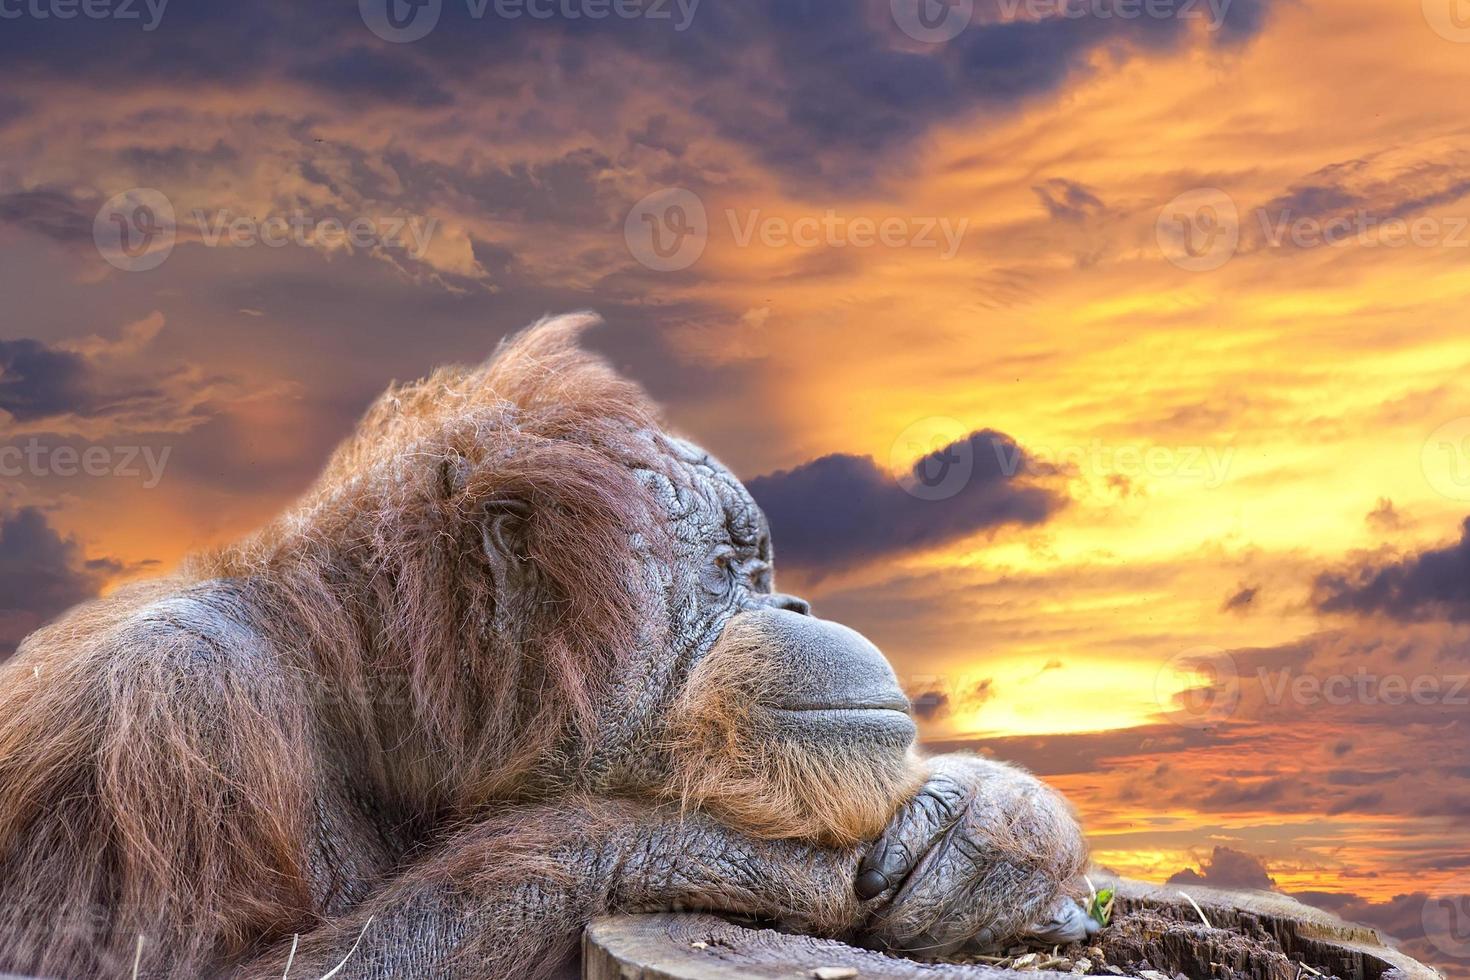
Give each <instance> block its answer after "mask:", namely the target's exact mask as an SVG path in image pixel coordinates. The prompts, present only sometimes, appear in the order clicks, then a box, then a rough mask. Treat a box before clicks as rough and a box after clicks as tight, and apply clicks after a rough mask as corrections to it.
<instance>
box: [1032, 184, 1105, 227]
mask: <svg viewBox="0 0 1470 980" xmlns="http://www.w3.org/2000/svg"><path fill="white" fill-rule="evenodd" d="M1031 190H1032V191H1033V192H1035V194H1036V196H1037V198H1038V199H1039V200H1040V201H1041V206H1042V207H1044V208H1046V213H1047V214H1049V215H1051V217H1052V219H1053V220H1055V221H1066V222H1069V223H1072V224H1078V223H1081V222H1083V221H1086V220H1087V219H1088V218H1090V217H1092V216H1093V215H1095V214H1098V213H1099V212H1101V211H1102V210H1103V202H1102V199H1101V198H1099V197H1098V196H1097V195H1096V194H1094V193H1093V192H1092V191H1091V190H1090V189H1088V188H1087V187H1085V186H1084V185H1082V184H1078V183H1076V182H1074V181H1070V180H1063V179H1062V178H1060V177H1054V178H1052V179H1051V180H1048V181H1047V182H1046V183H1044V184H1037V185H1036V186H1035V187H1033V188H1031Z"/></svg>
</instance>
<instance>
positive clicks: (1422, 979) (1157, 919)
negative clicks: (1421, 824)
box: [582, 875, 1439, 980]
mask: <svg viewBox="0 0 1470 980" xmlns="http://www.w3.org/2000/svg"><path fill="white" fill-rule="evenodd" d="M1093 880H1094V881H1095V882H1097V883H1098V887H1100V888H1102V887H1108V888H1113V889H1114V890H1115V891H1116V892H1117V895H1118V902H1117V907H1116V908H1115V911H1114V921H1113V923H1112V924H1111V925H1110V926H1109V928H1108V929H1106V930H1104V932H1103V933H1102V935H1100V936H1098V937H1097V939H1096V940H1094V941H1093V945H1100V946H1102V947H1103V948H1104V949H1105V950H1106V952H1107V962H1109V963H1115V964H1121V963H1124V962H1140V963H1143V964H1146V967H1147V969H1148V970H1149V971H1151V972H1153V973H1154V974H1155V975H1157V974H1163V975H1165V976H1166V977H1169V978H1175V977H1178V976H1179V975H1183V976H1185V977H1187V978H1189V980H1242V978H1248V980H1315V978H1314V976H1313V971H1317V972H1318V974H1319V975H1322V976H1334V977H1338V978H1341V980H1438V977H1439V974H1437V973H1436V972H1435V971H1433V970H1430V969H1429V968H1428V967H1425V966H1423V965H1422V964H1420V963H1417V962H1415V961H1414V960H1412V959H1410V958H1409V957H1407V956H1405V955H1403V954H1402V953H1400V952H1398V951H1397V950H1393V949H1390V948H1388V947H1387V946H1386V945H1385V944H1384V942H1383V939H1382V938H1381V937H1380V936H1379V935H1378V934H1377V933H1376V932H1375V931H1374V930H1372V929H1370V928H1368V927H1366V926H1357V925H1352V924H1350V923H1347V922H1343V921H1342V920H1341V919H1338V918H1336V917H1334V916H1332V915H1329V914H1327V913H1326V912H1322V911H1319V910H1317V909H1313V908H1309V907H1308V906H1306V905H1303V904H1301V903H1300V902H1297V901H1295V900H1294V899H1291V898H1289V897H1287V896H1285V895H1281V894H1277V893H1274V892H1226V891H1219V890H1216V889H1213V888H1201V887H1191V888H1186V889H1179V888H1173V887H1170V888H1160V887H1156V886H1152V885H1146V884H1143V883H1141V882H1135V881H1127V880H1122V879H1112V878H1107V877H1106V876H1099V875H1095V876H1094V877H1093ZM1181 892H1187V893H1188V894H1189V896H1190V897H1192V898H1193V899H1194V900H1195V902H1197V903H1198V904H1199V907H1200V910H1201V911H1202V912H1203V913H1204V916H1205V918H1207V919H1208V920H1209V924H1208V925H1206V924H1205V922H1203V921H1201V917H1200V912H1199V911H1196V910H1195V908H1194V907H1193V906H1192V905H1190V903H1189V901H1188V900H1187V899H1185V898H1184V897H1183V895H1182V894H1181ZM582 953H583V962H582V969H583V973H582V976H583V978H584V980H814V978H831V980H842V978H851V980H917V978H923V980H982V978H984V980H1002V978H1009V980H1021V978H1027V980H1044V978H1061V977H1069V976H1072V974H1068V973H1061V972H1048V971H1045V970H1040V971H1038V970H1035V969H1032V970H1025V971H1020V970H1013V969H1003V968H1000V967H996V966H986V965H959V964H945V963H919V962H915V961H913V960H906V959H900V958H897V957H892V956H886V955H883V954H881V953H875V952H872V951H869V950H865V949H858V948H856V947H853V946H848V945H846V944H844V943H840V942H836V941H834V940H830V939H817V938H815V937H812V936H802V935H793V934H790V933H785V932H778V931H776V930H774V929H768V928H761V927H759V926H754V925H749V924H741V923H739V922H735V921H732V920H729V919H725V918H721V917H720V916H716V915H707V914H702V913H678V914H675V913H661V914H654V915H616V916H604V917H602V918H599V919H597V920H595V921H594V922H593V923H592V924H591V925H590V926H588V928H587V931H586V934H585V935H584V937H583V941H582ZM1303 964H1304V965H1305V966H1303ZM1093 972H1094V974H1098V970H1097V968H1096V965H1095V966H1094V971H1093ZM1137 972H1142V968H1140V969H1139V970H1138V971H1137ZM1100 975H1102V976H1104V977H1108V976H1109V974H1105V973H1104V974H1100ZM1127 975H1137V973H1136V972H1133V971H1127Z"/></svg>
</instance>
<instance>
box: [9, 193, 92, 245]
mask: <svg viewBox="0 0 1470 980" xmlns="http://www.w3.org/2000/svg"><path fill="white" fill-rule="evenodd" d="M95 215H96V208H95V207H93V208H92V209H91V210H88V209H87V208H85V207H84V206H82V205H81V204H79V203H78V202H77V201H76V200H75V199H73V198H72V196H71V195H69V194H66V193H63V192H61V191H54V190H44V189H43V190H34V191H17V192H15V193H13V194H4V195H0V222H3V223H5V224H7V225H15V226H16V227H18V228H23V229H25V230H26V231H30V232H34V233H36V234H38V235H45V236H46V237H47V238H50V239H52V240H53V241H58V242H63V243H65V244H73V243H76V242H87V243H90V242H91V241H92V220H93V218H94V216H95Z"/></svg>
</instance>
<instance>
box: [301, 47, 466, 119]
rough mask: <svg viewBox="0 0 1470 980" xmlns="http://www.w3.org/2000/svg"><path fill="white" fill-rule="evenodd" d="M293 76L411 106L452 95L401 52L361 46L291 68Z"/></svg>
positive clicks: (330, 88) (338, 92) (347, 92)
mask: <svg viewBox="0 0 1470 980" xmlns="http://www.w3.org/2000/svg"><path fill="white" fill-rule="evenodd" d="M292 75H293V76H294V77H296V78H297V79H299V80H301V81H304V82H307V83H310V84H312V85H315V86H317V87H318V88H321V89H324V90H326V91H328V92H331V93H333V94H336V95H342V96H347V97H349V98H361V99H371V100H374V101H380V102H401V103H403V104H405V105H414V106H423V107H430V106H441V105H449V104H450V103H452V102H453V101H454V96H453V95H451V94H450V93H449V91H447V90H446V89H445V88H443V87H442V86H441V85H440V83H439V82H437V81H435V80H434V79H433V78H431V77H430V75H429V74H428V73H427V72H426V71H425V70H424V67H423V66H422V65H420V64H419V63H417V62H415V61H411V60H409V59H408V58H406V57H404V56H403V55H401V54H397V55H395V54H394V53H392V52H388V51H383V50H380V49H378V48H369V47H365V46H358V47H351V48H348V49H347V50H345V51H342V52H341V53H339V54H335V55H332V56H331V57H328V58H324V59H322V60H320V61H313V62H311V63H309V64H306V65H302V66H301V67H299V68H295V69H293V70H292Z"/></svg>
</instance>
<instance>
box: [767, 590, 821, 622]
mask: <svg viewBox="0 0 1470 980" xmlns="http://www.w3.org/2000/svg"><path fill="white" fill-rule="evenodd" d="M766 605H767V606H769V607H771V608H774V609H784V610H786V611H787V612H794V613H796V614H797V615H798V616H810V615H811V614H812V604H811V603H810V602H807V601H806V600H805V599H803V598H801V597H800V596H794V595H787V594H786V593H785V592H773V593H771V594H770V595H768V596H766Z"/></svg>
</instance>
